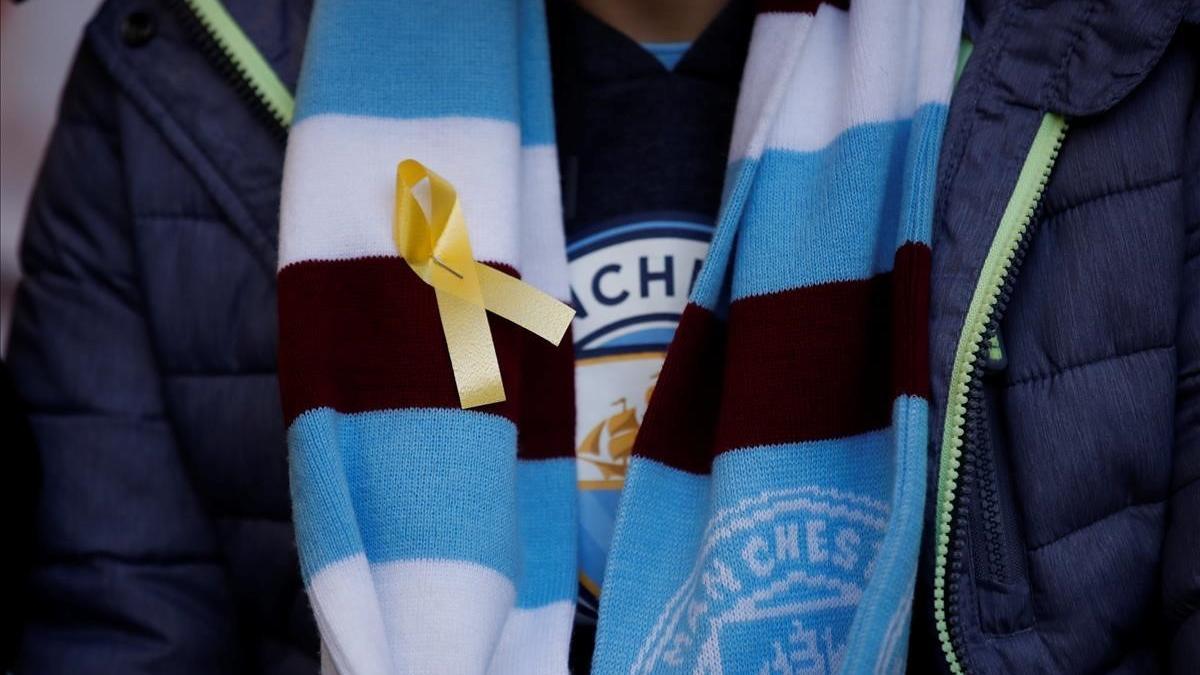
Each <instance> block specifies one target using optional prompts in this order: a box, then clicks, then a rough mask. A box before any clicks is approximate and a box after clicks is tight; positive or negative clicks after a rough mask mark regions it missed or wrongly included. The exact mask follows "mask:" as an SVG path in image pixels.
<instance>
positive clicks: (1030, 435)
mask: <svg viewBox="0 0 1200 675" xmlns="http://www.w3.org/2000/svg"><path fill="white" fill-rule="evenodd" d="M177 4H179V3H175V2H168V1H167V0H162V1H161V2H156V1H147V0H108V2H106V3H105V5H104V7H103V8H102V9H101V11H100V13H99V14H98V15H97V17H96V18H95V19H94V20H93V22H92V23H91V24H90V25H89V27H88V29H87V31H86V34H85V36H84V41H83V44H82V46H81V48H80V52H79V56H78V59H77V62H76V65H75V68H74V72H73V74H72V76H71V78H70V81H69V83H68V85H67V89H66V91H65V94H64V98H63V102H62V108H61V112H60V120H59V124H58V127H57V129H56V131H55V133H54V136H53V138H52V141H51V145H50V148H49V150H48V154H47V157H46V160H45V164H44V167H43V170H42V175H41V179H40V181H39V184H38V187H37V190H36V192H35V195H34V197H33V201H32V203H31V208H30V215H29V221H28V223H27V226H26V233H25V241H24V244H23V249H22V264H23V272H24V274H25V279H24V281H23V282H22V285H21V287H20V290H19V295H18V300H17V307H16V310H15V316H14V325H13V329H12V338H11V343H10V350H9V361H10V367H11V370H12V375H13V378H14V382H15V384H16V386H17V388H18V390H19V392H20V394H21V395H22V397H23V398H24V399H25V400H26V402H27V403H28V406H29V411H30V422H31V426H32V428H33V431H34V435H35V437H36V439H37V441H38V444H39V458H40V463H41V472H42V478H41V482H40V485H39V494H40V497H39V500H40V501H39V505H38V506H39V508H38V519H37V523H36V528H37V533H38V543H37V546H36V550H35V552H34V553H35V556H34V557H35V566H34V571H33V574H32V577H31V578H30V581H29V584H28V590H29V593H30V598H31V603H30V605H31V613H30V615H29V617H28V623H27V625H26V627H25V632H24V634H23V637H22V642H21V654H20V661H19V664H18V670H17V672H28V673H39V674H40V673H72V674H76V673H82V674H85V675H86V674H88V673H172V674H176V673H179V674H187V673H236V672H244V673H268V674H273V673H279V674H284V673H289V674H291V673H314V672H316V670H317V659H316V652H317V637H316V631H315V629H314V628H313V623H312V618H311V613H310V609H309V607H308V604H307V602H306V600H305V598H304V595H303V591H302V587H301V584H300V578H299V574H298V565H297V562H296V554H295V548H294V544H293V541H292V529H291V525H290V522H289V518H290V513H289V500H288V487H287V472H286V466H285V462H286V456H285V444H284V436H283V429H282V422H281V414H280V405H279V397H278V390H277V383H276V378H275V362H276V361H275V349H276V330H275V320H276V319H275V316H276V315H275V288H274V267H275V246H276V218H277V212H278V202H279V178H280V169H281V165H282V157H283V143H282V142H281V141H280V140H279V133H278V131H279V130H278V129H276V128H273V126H272V123H271V122H269V121H266V120H264V119H263V118H262V117H261V116H259V115H256V114H255V111H254V110H253V109H252V107H251V106H249V105H247V104H246V103H245V101H244V100H243V98H241V97H240V96H239V93H238V92H236V91H235V89H234V88H233V87H231V86H230V84H229V80H228V79H226V78H225V77H223V76H222V74H221V73H220V71H219V69H218V68H216V67H215V66H214V62H213V60H212V59H211V58H210V57H209V56H208V55H206V54H205V53H204V51H203V50H202V49H201V48H200V46H199V44H198V42H197V41H196V39H195V38H194V36H193V35H192V34H191V33H190V32H189V31H188V29H187V28H186V27H185V22H184V21H183V20H182V16H181V14H180V12H179V10H178V7H176V6H175V5H177ZM225 4H226V5H227V7H228V8H229V9H230V11H231V13H232V14H233V15H234V17H235V18H236V19H237V20H238V22H239V24H240V25H241V26H242V28H243V29H244V30H245V32H246V33H247V34H248V35H249V36H250V37H251V39H252V40H253V41H254V42H255V43H256V44H257V45H258V47H259V49H260V50H261V51H262V52H263V54H264V55H265V56H266V57H267V59H268V60H269V61H270V62H271V64H272V66H273V67H274V68H275V69H276V71H277V72H278V73H279V74H280V75H281V77H282V79H283V80H284V82H285V83H286V84H288V85H289V86H294V84H295V80H296V74H297V72H298V70H299V62H300V58H301V47H302V44H303V36H304V32H305V26H306V23H307V15H308V11H309V3H308V2H307V0H226V2H225ZM969 4H970V7H969V9H968V20H967V22H966V26H965V30H966V33H967V34H968V36H969V37H970V38H971V39H972V41H973V42H974V44H975V50H974V54H973V56H972V57H971V59H970V61H969V62H968V64H967V66H966V69H965V71H964V73H963V76H962V79H961V81H960V83H959V86H958V89H957V91H956V94H955V97H954V99H953V101H952V104H951V110H950V118H949V124H948V127H947V131H946V137H945V141H944V143H943V155H942V160H941V166H940V169H939V200H938V205H937V211H936V214H935V223H934V234H933V237H934V271H933V274H934V276H933V295H932V297H931V303H932V304H931V317H932V324H931V336H932V345H931V350H932V354H931V356H932V364H933V372H932V380H933V392H934V395H933V405H932V408H933V410H934V415H933V419H932V420H931V422H932V424H933V430H932V432H931V434H930V436H931V438H932V439H933V443H932V445H931V448H930V452H931V460H932V461H931V462H930V466H931V469H932V471H933V472H936V467H937V466H938V462H937V458H938V454H939V453H940V451H941V448H940V447H939V446H940V439H941V434H940V429H941V426H942V424H943V413H944V410H945V405H946V390H947V383H948V380H949V374H950V369H951V366H952V363H953V359H954V352H955V348H956V345H957V341H958V337H959V333H960V331H961V329H962V324H963V318H964V316H965V313H966V307H967V304H968V303H969V301H970V298H971V295H972V293H973V291H974V288H975V284H976V281H977V279H978V277H979V273H980V269H981V267H982V264H983V259H984V256H985V255H986V252H987V250H988V247H989V245H990V243H991V241H992V237H993V234H994V232H995V230H996V227H997V223H998V222H999V219H1000V214H1001V213H1002V211H1003V210H1004V207H1005V204H1006V202H1007V200H1008V197H1009V195H1010V193H1011V192H1012V190H1013V186H1014V184H1015V182H1016V176H1017V173H1018V172H1019V171H1020V169H1021V164H1022V161H1023V160H1024V157H1025V153H1026V152H1027V151H1028V148H1029V145H1030V143H1031V141H1032V138H1033V135H1034V132H1035V130H1036V128H1037V125H1038V122H1039V120H1040V118H1041V116H1042V113H1043V112H1044V111H1047V110H1049V111H1054V112H1059V113H1062V114H1064V115H1066V116H1067V117H1068V119H1069V120H1070V122H1071V129H1070V131H1069V132H1068V134H1067V138H1066V142H1065V144H1064V146H1063V148H1062V152H1061V154H1060V156H1059V160H1058V163H1057V167H1056V169H1055V170H1054V173H1053V174H1052V176H1051V178H1050V182H1049V185H1048V187H1047V190H1046V193H1045V196H1044V199H1043V200H1042V205H1041V207H1040V209H1039V211H1038V213H1037V217H1036V218H1035V223H1034V226H1033V227H1034V229H1033V236H1032V239H1031V240H1030V242H1029V246H1028V249H1027V252H1026V254H1025V256H1024V260H1023V263H1022V264H1021V265H1020V266H1019V270H1018V273H1017V274H1016V276H1015V278H1014V282H1013V286H1012V288H1011V289H1010V290H1011V292H1010V295H1011V299H1010V301H1009V302H1008V306H1007V310H1006V311H1005V313H1004V316H1003V320H1002V322H1001V325H1000V333H1001V342H1002V344H1003V346H1004V349H1005V352H1006V358H1005V359H1004V360H1003V362H1001V363H999V364H997V365H996V366H995V367H994V368H992V369H990V371H989V374H988V376H987V377H986V379H985V392H984V394H985V401H986V410H987V416H986V419H987V420H988V425H987V429H986V433H985V434H984V435H983V436H982V437H981V438H978V439H973V440H972V443H973V444H975V445H973V446H972V448H970V449H971V450H972V451H973V452H976V453H980V454H981V456H983V455H985V454H986V457H987V458H988V461H989V463H990V464H989V465H990V466H991V467H993V470H992V472H991V473H990V474H989V476H988V479H987V480H986V481H985V482H981V483H978V484H974V483H973V484H972V485H970V486H968V488H969V489H972V490H979V491H987V492H988V494H989V500H990V502H991V503H992V504H994V505H995V509H996V513H997V514H998V515H997V516H996V518H995V519H994V520H992V521H986V522H985V521H981V520H976V519H973V518H972V517H971V516H969V515H968V516H965V517H964V518H963V520H962V525H961V528H960V531H961V536H963V537H965V539H964V544H965V545H964V549H963V551H964V556H963V557H962V559H960V560H958V561H956V565H957V567H956V568H955V569H956V571H957V573H956V574H955V575H954V579H955V580H956V583H957V584H958V587H957V590H958V593H957V594H956V596H955V598H956V603H955V606H954V607H953V608H951V615H952V617H953V619H954V623H955V626H956V629H955V631H956V633H955V634H956V635H957V638H956V639H957V640H958V649H959V651H960V656H961V658H962V660H963V662H964V663H965V664H966V665H967V668H968V670H969V672H977V673H1004V672H1021V673H1039V672H1046V673H1153V672H1175V673H1192V672H1198V671H1200V668H1198V666H1197V664H1200V654H1198V651H1197V650H1200V614H1198V613H1197V607H1200V554H1197V551H1200V481H1197V480H1196V479H1197V477H1198V476H1200V112H1198V96H1200V90H1198V85H1197V82H1198V81H1200V54H1198V50H1200V9H1197V7H1196V4H1195V3H1194V2H1193V3H1192V4H1190V5H1189V3H1187V2H1185V1H1184V0H1165V1H1164V0H1159V1H1154V0H1088V1H1069V0H1037V1H1030V0H1027V1H1024V2H1018V1H1016V0H978V1H973V2H971V3H969ZM131 21H132V23H131ZM930 481H931V483H930V485H931V489H930V490H929V493H930V497H931V503H930V509H929V514H930V520H929V521H928V522H927V526H926V532H927V535H926V537H927V541H926V542H925V545H924V546H923V550H924V551H925V559H924V560H923V564H922V571H921V574H920V578H919V579H918V584H917V589H916V599H915V603H916V610H915V612H914V625H913V632H912V639H911V646H910V661H911V667H910V672H914V673H933V672H940V671H944V670H945V668H946V667H945V660H944V659H943V658H942V656H941V648H940V646H939V641H938V639H937V636H936V633H935V631H934V627H933V623H934V622H933V609H932V606H931V598H932V596H933V588H932V569H933V564H932V555H931V552H932V550H933V547H932V541H930V540H929V537H930V534H929V533H931V532H932V530H933V528H932V513H933V511H932V499H933V495H934V494H935V493H936V490H934V489H932V486H933V485H934V484H935V482H934V481H936V475H935V474H931V477H930ZM996 523H999V525H996Z"/></svg>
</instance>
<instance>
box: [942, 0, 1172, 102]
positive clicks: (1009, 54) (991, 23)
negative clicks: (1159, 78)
mask: <svg viewBox="0 0 1200 675" xmlns="http://www.w3.org/2000/svg"><path fill="white" fill-rule="evenodd" d="M1187 9H1188V0H1082V1H1081V0H1037V1H1032V2H1031V1H1026V2H1018V1H1017V0H968V3H967V8H966V19H965V26H964V29H965V31H966V33H967V35H968V37H970V38H971V39H972V40H974V41H975V42H976V43H980V42H991V44H992V48H993V49H996V50H1003V52H1004V54H1005V55H1006V58H1005V59H1003V60H1001V61H1000V62H999V63H998V65H997V68H996V73H995V74H996V78H997V81H998V83H999V84H1000V85H1001V86H1002V87H1003V88H1004V89H1005V90H1006V94H1007V96H1008V97H1009V98H1010V100H1011V101H1012V102H1014V103H1018V104H1021V105H1024V106H1027V107H1030V108H1034V109H1037V110H1042V111H1049V112H1057V113H1061V114H1064V115H1067V116H1070V117H1077V116H1083V115H1094V114H1097V113H1100V112H1103V111H1105V110H1107V109H1109V108H1111V107H1112V106H1113V105H1115V104H1116V103H1117V102H1118V101H1120V100H1121V99H1123V98H1125V96H1126V95H1128V94H1129V92H1131V91H1132V90H1133V89H1134V88H1135V87H1136V86H1137V85H1138V84H1140V83H1141V81H1142V80H1143V79H1144V78H1145V77H1146V75H1147V74H1148V73H1149V72H1150V70H1151V69H1152V68H1153V67H1154V65H1155V64H1156V63H1158V60H1159V58H1160V57H1161V56H1162V54H1163V52H1164V51H1165V50H1166V47H1167V45H1168V43H1170V41H1171V38H1172V36H1173V35H1174V34H1175V31H1176V29H1177V28H1178V26H1179V24H1180V21H1181V20H1182V19H1183V17H1184V14H1185V11H1186V10H1187ZM989 35H992V36H995V37H998V38H1001V39H999V40H987V39H986V38H987V37H988V36H989ZM977 56H984V57H985V58H986V57H988V56H994V55H986V54H977Z"/></svg>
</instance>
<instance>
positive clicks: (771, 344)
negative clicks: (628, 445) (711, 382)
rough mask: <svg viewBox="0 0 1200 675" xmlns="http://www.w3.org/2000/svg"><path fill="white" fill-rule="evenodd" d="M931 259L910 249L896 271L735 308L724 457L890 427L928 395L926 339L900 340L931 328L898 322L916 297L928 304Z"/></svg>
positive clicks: (721, 438) (918, 248)
mask: <svg viewBox="0 0 1200 675" xmlns="http://www.w3.org/2000/svg"><path fill="white" fill-rule="evenodd" d="M928 252H929V249H928V247H926V246H925V245H924V244H905V245H904V246H902V247H901V248H900V249H899V250H898V251H897V252H896V264H895V269H894V271H893V272H891V273H886V274H880V275H877V276H874V277H872V278H870V279H866V280H859V281H845V282H838V283H830V284H822V285H820V286H811V287H807V288H799V289H794V290H790V291H785V292H782V293H772V294H770V295H764V296H757V297H752V298H745V299H742V300H739V301H737V302H735V303H733V305H732V306H731V307H730V310H729V329H728V330H729V335H728V342H729V346H728V350H727V354H726V376H725V384H724V389H723V391H722V406H721V417H720V420H719V421H718V423H717V431H716V438H715V445H714V449H715V452H717V453H720V452H724V451H726V450H733V449H737V448H745V447H751V446H756V445H771V444H777V443H795V442H803V441H815V440H821V439H829V438H844V437H847V436H854V435H857V434H861V433H865V432H867V431H872V430H877V429H882V428H885V427H887V426H888V425H889V424H890V423H891V410H892V402H893V401H894V400H895V398H896V396H898V395H900V394H912V395H916V396H925V397H928V383H927V382H926V381H925V380H926V379H927V375H926V376H923V375H921V374H918V373H917V372H916V371H915V370H914V367H915V364H918V363H921V362H924V361H925V360H926V359H928V356H927V354H926V352H927V350H928V347H927V342H926V340H923V339H921V338H920V337H919V336H913V335H909V334H901V335H894V334H893V330H900V331H904V332H905V333H909V332H911V331H913V330H915V325H922V326H923V325H924V323H925V321H924V318H923V317H922V318H920V319H918V318H913V317H905V318H895V319H894V318H893V316H894V315H895V314H896V313H897V312H902V313H906V314H907V313H911V312H912V311H914V309H917V308H915V307H913V306H912V302H911V301H908V300H907V299H906V298H907V297H909V296H921V297H923V298H925V300H924V301H923V303H921V304H923V305H924V306H926V307H927V304H928V299H927V298H928V295H929V255H928ZM898 297H899V298H905V299H904V300H902V301H900V302H897V301H896V298H898ZM921 330H922V331H923V330H924V329H923V328H922V329H921ZM921 334H923V332H922V333H921ZM898 363H903V364H904V365H903V366H900V367H895V368H894V367H893V364H898ZM897 376H898V377H899V378H900V379H896V380H894V379H893V378H894V377H897Z"/></svg>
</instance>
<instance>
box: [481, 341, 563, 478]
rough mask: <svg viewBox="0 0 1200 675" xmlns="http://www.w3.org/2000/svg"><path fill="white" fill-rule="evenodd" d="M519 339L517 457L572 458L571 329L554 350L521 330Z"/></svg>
mask: <svg viewBox="0 0 1200 675" xmlns="http://www.w3.org/2000/svg"><path fill="white" fill-rule="evenodd" d="M500 321H504V320H503V319H500ZM505 323H508V322H507V321H505ZM521 338H522V340H523V341H524V349H525V352H524V354H523V355H522V364H521V387H522V388H521V412H520V415H521V417H520V420H519V421H518V424H517V426H518V428H519V430H518V434H519V439H518V445H517V456H518V457H520V458H522V459H551V458H554V457H574V456H575V345H574V342H575V341H574V339H573V337H572V334H571V330H570V329H568V330H567V334H566V335H564V336H563V339H562V342H560V343H559V344H558V346H557V347H555V346H554V345H552V344H550V343H549V342H546V341H545V340H543V339H541V338H539V337H537V336H536V335H534V334H532V333H530V332H528V331H525V330H522V331H521ZM501 358H503V357H501ZM501 363H503V361H501Z"/></svg>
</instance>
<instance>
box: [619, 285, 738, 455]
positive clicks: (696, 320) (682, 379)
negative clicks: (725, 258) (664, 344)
mask: <svg viewBox="0 0 1200 675" xmlns="http://www.w3.org/2000/svg"><path fill="white" fill-rule="evenodd" d="M724 358H725V323H724V322H723V321H722V320H721V319H719V318H717V316H716V315H714V314H713V313H712V312H710V311H709V310H707V309H704V308H703V307H700V306H698V305H693V304H688V306H687V307H686V308H685V309H684V310H683V316H682V317H681V318H680V320H679V327H678V328H677V329H676V330H675V338H674V340H673V341H672V342H671V346H670V347H669V348H668V350H667V358H666V361H665V362H664V363H663V368H662V372H660V373H659V376H658V383H657V384H656V385H655V386H654V394H653V395H652V396H651V397H650V407H649V408H647V409H646V415H645V417H644V418H643V419H642V427H641V428H640V429H639V430H638V435H637V440H636V441H635V444H634V448H633V453H634V454H635V455H638V456H641V457H647V458H649V459H653V460H655V461H658V462H662V463H663V464H666V465H667V466H671V467H674V468H676V469H680V470H682V471H687V472H690V473H696V474H707V473H708V472H709V469H710V468H711V466H712V454H711V452H710V451H709V449H710V448H711V447H712V440H713V422H714V420H716V419H717V412H718V410H719V406H720V402H721V372H722V371H721V362H722V361H723V360H724Z"/></svg>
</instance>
